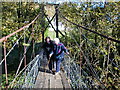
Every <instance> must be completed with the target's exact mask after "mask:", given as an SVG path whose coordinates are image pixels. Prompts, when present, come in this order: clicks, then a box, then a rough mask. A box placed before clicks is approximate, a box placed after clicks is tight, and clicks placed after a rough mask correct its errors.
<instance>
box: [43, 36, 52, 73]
mask: <svg viewBox="0 0 120 90" xmlns="http://www.w3.org/2000/svg"><path fill="white" fill-rule="evenodd" d="M43 48H44V50H45V54H46V55H47V59H48V67H49V70H50V72H51V73H52V67H53V60H52V58H49V55H50V52H51V51H52V50H53V41H52V40H51V39H50V37H46V38H45V43H44V44H43Z"/></svg>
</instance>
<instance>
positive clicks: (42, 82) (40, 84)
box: [35, 70, 71, 89]
mask: <svg viewBox="0 0 120 90" xmlns="http://www.w3.org/2000/svg"><path fill="white" fill-rule="evenodd" d="M35 88H41V89H44V88H48V89H49V88H53V89H55V88H56V89H58V88H59V89H61V88H62V89H71V87H70V84H69V83H68V80H67V79H66V77H65V74H64V73H63V72H62V71H61V72H60V73H59V74H57V75H53V74H52V73H50V72H48V70H46V71H44V70H40V71H39V73H38V76H37V79H36V82H35Z"/></svg>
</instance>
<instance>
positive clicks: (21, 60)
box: [16, 36, 32, 75]
mask: <svg viewBox="0 0 120 90" xmlns="http://www.w3.org/2000/svg"><path fill="white" fill-rule="evenodd" d="M31 38H32V36H31ZM31 38H29V41H28V44H30V43H31V41H32V39H31ZM25 49H26V50H25V51H26V52H25V53H24V54H26V53H27V51H28V49H29V47H26V48H25ZM24 58H25V55H23V58H22V59H21V61H20V64H19V66H18V69H17V72H16V75H17V74H18V72H19V70H20V67H21V65H22V62H23V60H24Z"/></svg>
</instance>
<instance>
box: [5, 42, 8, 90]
mask: <svg viewBox="0 0 120 90" xmlns="http://www.w3.org/2000/svg"><path fill="white" fill-rule="evenodd" d="M6 41H7V40H5V41H4V60H5V74H6V89H7V87H8V77H7V60H6Z"/></svg>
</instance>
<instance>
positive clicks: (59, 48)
mask: <svg viewBox="0 0 120 90" xmlns="http://www.w3.org/2000/svg"><path fill="white" fill-rule="evenodd" d="M64 52H65V53H67V54H69V52H68V50H67V49H66V47H65V46H64V44H63V43H61V42H60V40H59V39H58V38H55V39H54V46H53V50H52V51H51V53H50V55H49V56H50V57H51V56H52V55H53V57H54V60H55V62H56V74H58V73H59V72H60V64H61V61H62V60H63V58H64Z"/></svg>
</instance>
